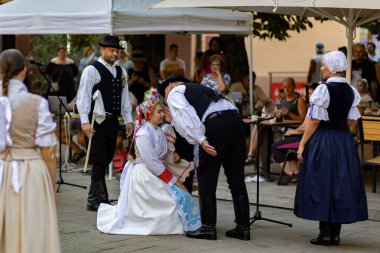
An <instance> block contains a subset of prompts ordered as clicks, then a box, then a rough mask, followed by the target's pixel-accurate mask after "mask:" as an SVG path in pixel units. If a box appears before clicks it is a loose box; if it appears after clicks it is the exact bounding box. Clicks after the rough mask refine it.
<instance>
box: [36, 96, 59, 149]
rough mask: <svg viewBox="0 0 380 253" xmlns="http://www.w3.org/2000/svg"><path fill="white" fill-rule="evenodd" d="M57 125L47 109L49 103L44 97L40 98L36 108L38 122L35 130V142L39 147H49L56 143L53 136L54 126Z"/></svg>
mask: <svg viewBox="0 0 380 253" xmlns="http://www.w3.org/2000/svg"><path fill="white" fill-rule="evenodd" d="M56 127H57V125H56V124H55V122H53V118H52V116H51V114H50V111H49V105H48V102H47V101H46V99H44V98H41V99H40V105H39V108H38V123H37V130H36V141H35V144H36V145H37V146H39V147H51V146H54V145H56V144H57V138H56V137H55V134H54V132H55V128H56Z"/></svg>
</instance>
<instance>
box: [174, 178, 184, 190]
mask: <svg viewBox="0 0 380 253" xmlns="http://www.w3.org/2000/svg"><path fill="white" fill-rule="evenodd" d="M175 184H176V185H177V186H178V187H179V188H181V189H182V190H184V191H186V192H187V189H186V187H185V186H184V185H183V184H182V183H181V182H180V181H179V180H177V182H176V183H175Z"/></svg>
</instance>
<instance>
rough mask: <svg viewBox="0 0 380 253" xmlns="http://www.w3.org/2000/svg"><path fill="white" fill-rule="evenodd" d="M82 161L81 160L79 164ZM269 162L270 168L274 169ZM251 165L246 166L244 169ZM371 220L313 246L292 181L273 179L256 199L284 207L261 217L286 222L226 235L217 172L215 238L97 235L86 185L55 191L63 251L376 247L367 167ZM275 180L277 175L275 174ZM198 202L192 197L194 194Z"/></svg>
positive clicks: (71, 175) (252, 188)
mask: <svg viewBox="0 0 380 253" xmlns="http://www.w3.org/2000/svg"><path fill="white" fill-rule="evenodd" d="M79 166H81V165H79ZM276 169H278V168H276V166H274V170H276ZM252 170H253V168H252V167H251V166H247V167H246V174H250V172H252ZM366 173H368V175H366V177H368V178H366V182H367V192H368V195H367V196H368V203H369V209H370V211H369V212H370V218H371V219H370V220H369V221H365V222H359V223H355V224H351V225H343V227H342V234H341V245H340V246H339V247H323V246H314V245H311V244H310V243H309V240H310V239H311V238H313V237H314V236H316V235H317V233H318V223H317V222H313V221H307V220H302V219H298V218H296V217H295V216H294V214H293V212H292V211H291V210H290V209H291V208H292V206H293V201H294V192H295V185H288V186H278V185H277V184H276V182H262V183H260V203H262V204H264V205H269V206H276V207H278V206H280V207H284V208H286V209H279V208H273V207H266V206H264V207H260V211H261V214H262V216H263V217H264V218H269V219H274V220H278V221H283V222H288V223H291V224H292V225H293V226H292V227H288V226H284V225H281V224H276V223H272V222H268V221H265V220H258V221H256V222H254V223H253V224H252V226H251V237H252V239H251V241H247V242H245V241H240V240H236V239H231V238H227V237H225V236H224V232H225V230H227V229H230V228H232V227H233V226H234V223H233V221H234V213H233V206H232V202H231V201H230V199H231V196H230V193H229V190H228V187H227V183H226V180H225V177H224V174H223V173H220V179H219V185H218V191H217V197H218V199H219V200H218V203H217V204H218V222H217V232H218V240H216V241H207V240H194V239H189V238H186V237H185V236H183V235H171V236H127V235H108V234H102V233H101V232H100V231H98V230H97V229H96V213H95V212H89V211H86V209H85V205H86V197H87V190H84V189H82V188H78V187H74V186H70V185H66V184H63V185H62V186H61V188H60V192H59V193H58V202H59V206H58V223H59V232H60V240H61V247H62V252H64V253H85V252H103V253H108V252H192V253H194V252H206V251H207V252H208V253H211V252H325V251H326V252H327V251H328V252H345V253H347V252H380V245H379V238H380V213H379V210H380V193H377V194H375V193H370V191H371V189H370V178H369V173H370V172H366ZM62 177H63V179H64V181H65V182H66V183H73V184H78V185H84V186H87V187H88V186H89V183H90V176H89V175H88V174H83V173H81V172H78V171H71V172H64V173H62ZM274 179H276V177H274ZM107 185H108V188H109V192H110V197H111V199H113V198H114V199H116V198H117V197H118V194H119V190H118V189H119V188H118V187H119V181H118V180H117V179H113V180H107ZM247 188H248V193H249V196H250V202H251V203H252V205H251V214H252V216H253V215H254V214H255V211H256V206H255V205H254V203H255V202H256V183H253V182H252V183H247ZM194 198H195V200H196V201H197V197H196V196H194Z"/></svg>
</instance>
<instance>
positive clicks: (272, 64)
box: [246, 21, 359, 94]
mask: <svg viewBox="0 0 380 253" xmlns="http://www.w3.org/2000/svg"><path fill="white" fill-rule="evenodd" d="M313 24H314V27H313V28H312V29H308V30H307V31H302V32H301V33H297V32H292V33H290V34H291V38H289V39H287V40H286V41H285V42H279V41H278V40H265V41H264V40H260V39H256V38H255V39H253V70H254V71H255V72H256V74H257V76H258V78H257V82H256V83H257V84H259V85H260V86H261V87H262V88H263V90H264V91H265V92H266V93H267V94H269V91H270V86H269V75H268V72H277V71H278V72H282V71H289V72H293V71H297V72H299V71H304V72H307V70H308V67H309V62H310V58H311V57H312V56H313V55H315V44H316V43H318V42H321V43H323V44H324V45H325V51H332V50H337V49H338V47H341V46H347V38H346V29H345V27H344V26H343V25H341V24H338V23H336V22H332V21H325V22H323V23H322V24H321V23H319V22H315V21H313ZM356 40H357V41H358V40H359V36H357V39H356ZM356 40H355V41H356ZM248 42H249V40H248V38H247V39H246V48H247V50H249V44H248ZM287 76H293V77H295V79H296V81H306V74H297V75H296V74H292V73H288V74H273V81H274V82H278V81H282V79H283V78H285V77H287Z"/></svg>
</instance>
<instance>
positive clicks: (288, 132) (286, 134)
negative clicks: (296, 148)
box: [284, 130, 294, 136]
mask: <svg viewBox="0 0 380 253" xmlns="http://www.w3.org/2000/svg"><path fill="white" fill-rule="evenodd" d="M293 134H294V130H288V131H286V132H285V133H284V136H291V135H293Z"/></svg>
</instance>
